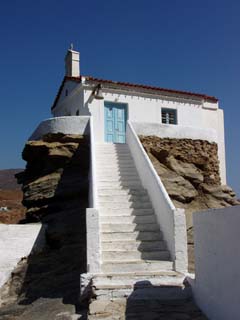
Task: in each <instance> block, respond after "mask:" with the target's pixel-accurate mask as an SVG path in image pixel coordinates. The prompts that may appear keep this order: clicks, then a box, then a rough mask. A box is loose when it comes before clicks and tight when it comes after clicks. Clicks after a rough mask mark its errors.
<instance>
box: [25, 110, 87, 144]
mask: <svg viewBox="0 0 240 320" xmlns="http://www.w3.org/2000/svg"><path fill="white" fill-rule="evenodd" d="M58 132H61V133H64V134H83V135H88V134H89V117H87V116H86V117H83V116H82V117H79V116H71V117H70V116H66V117H57V118H50V119H47V120H44V121H42V122H41V123H40V124H39V126H38V127H37V129H36V130H35V131H34V132H33V134H32V135H31V136H30V138H29V139H28V140H39V139H41V137H42V136H43V135H44V134H47V133H58Z"/></svg>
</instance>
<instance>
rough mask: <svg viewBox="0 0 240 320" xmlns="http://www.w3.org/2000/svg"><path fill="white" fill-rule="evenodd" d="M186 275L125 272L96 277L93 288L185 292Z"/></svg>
mask: <svg viewBox="0 0 240 320" xmlns="http://www.w3.org/2000/svg"><path fill="white" fill-rule="evenodd" d="M184 279H185V275H182V274H180V273H177V272H174V271H165V272H164V271H162V272H156V271H155V272H151V271H147V272H125V273H107V274H99V275H94V277H93V278H92V286H93V287H95V288H97V290H103V289H108V290H111V289H116V288H118V289H132V290H137V289H142V288H153V287H156V286H158V287H160V286H161V287H163V286H164V287H169V286H174V287H179V288H181V289H182V290H184V288H185V286H184V284H183V283H184Z"/></svg>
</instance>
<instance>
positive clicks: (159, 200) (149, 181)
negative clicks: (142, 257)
mask: <svg viewBox="0 0 240 320" xmlns="http://www.w3.org/2000/svg"><path fill="white" fill-rule="evenodd" d="M126 142H127V144H128V146H129V149H130V152H131V155H132V157H133V159H134V162H135V166H136V169H137V171H138V174H139V177H140V179H141V181H142V184H143V186H144V188H145V189H146V190H147V191H148V194H149V197H150V199H151V202H152V205H153V208H154V211H155V215H156V217H157V220H158V223H159V226H160V229H161V231H162V232H163V236H164V240H165V241H166V243H167V247H168V250H169V252H170V255H171V260H172V261H173V262H174V269H175V270H176V271H179V272H186V271H187V267H188V258H187V233H186V219H185V214H184V209H179V208H175V206H174V204H173V202H172V201H171V199H170V197H169V195H168V193H167V191H166V189H165V187H164V185H163V183H162V181H161V179H160V177H159V176H158V174H157V172H156V170H155V169H154V167H153V164H152V162H151V160H150V159H149V157H148V155H147V153H146V151H145V150H144V148H143V146H142V144H141V142H140V140H139V138H138V136H137V134H136V132H135V130H134V128H133V126H132V124H131V123H130V122H129V121H128V123H127V132H126Z"/></svg>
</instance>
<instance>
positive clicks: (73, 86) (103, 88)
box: [51, 49, 226, 184]
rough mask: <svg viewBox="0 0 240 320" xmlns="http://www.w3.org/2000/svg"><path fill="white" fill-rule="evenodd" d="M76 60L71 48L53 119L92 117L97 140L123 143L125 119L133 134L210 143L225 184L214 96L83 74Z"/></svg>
mask: <svg viewBox="0 0 240 320" xmlns="http://www.w3.org/2000/svg"><path fill="white" fill-rule="evenodd" d="M79 62H80V54H79V52H77V51H74V50H72V49H69V50H68V52H67V55H66V58H65V67H66V73H65V77H64V79H63V82H62V84H61V86H60V88H59V91H58V93H57V96H56V99H55V101H54V104H53V106H52V109H51V110H52V114H53V116H54V117H62V116H90V115H91V116H92V117H93V123H94V134H95V139H96V140H97V142H115V143H124V142H125V136H126V122H127V120H130V121H131V122H132V123H135V129H136V131H137V133H143V134H144V133H146V135H147V134H154V133H156V132H158V135H159V136H162V137H171V138H192V139H203V140H208V141H210V142H213V141H214V142H216V143H217V144H218V156H219V161H220V175H221V182H222V184H226V166H225V143H224V118H223V110H222V109H220V108H219V103H218V99H217V98H215V97H212V96H208V95H205V94H199V93H192V92H186V91H180V90H172V89H164V88H159V87H153V86H148V85H140V84H133V83H125V82H116V81H112V80H103V79H97V78H94V77H91V76H83V75H81V73H80V63H79ZM140 123H141V124H140Z"/></svg>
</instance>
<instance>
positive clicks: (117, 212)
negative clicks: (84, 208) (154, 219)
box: [100, 208, 154, 217]
mask: <svg viewBox="0 0 240 320" xmlns="http://www.w3.org/2000/svg"><path fill="white" fill-rule="evenodd" d="M148 214H149V215H152V214H154V211H153V209H134V208H129V209H114V210H111V209H104V208H102V209H101V210H100V216H101V217H104V216H112V217H113V216H116V217H124V216H132V215H133V216H142V215H143V216H144V215H148Z"/></svg>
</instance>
